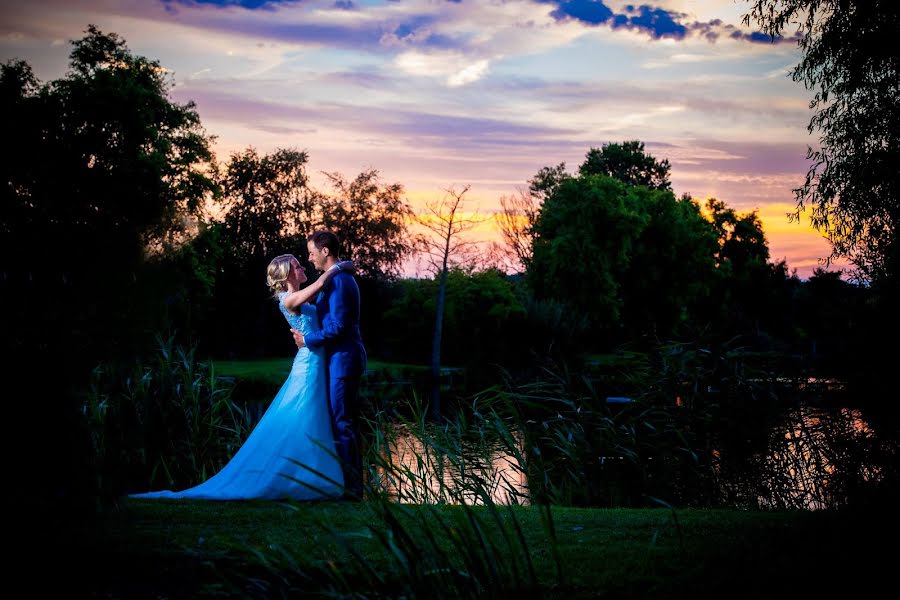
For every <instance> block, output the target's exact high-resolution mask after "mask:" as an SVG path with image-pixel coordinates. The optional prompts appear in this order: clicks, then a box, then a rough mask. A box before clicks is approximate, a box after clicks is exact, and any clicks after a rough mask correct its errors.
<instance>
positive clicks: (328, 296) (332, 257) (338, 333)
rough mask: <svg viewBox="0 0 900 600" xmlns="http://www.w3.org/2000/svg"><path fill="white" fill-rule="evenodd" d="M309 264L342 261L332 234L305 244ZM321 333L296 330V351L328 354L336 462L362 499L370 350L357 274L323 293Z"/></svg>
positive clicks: (351, 491)
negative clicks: (362, 329)
mask: <svg viewBox="0 0 900 600" xmlns="http://www.w3.org/2000/svg"><path fill="white" fill-rule="evenodd" d="M306 247H307V249H308V250H309V262H310V263H312V265H313V266H314V267H315V268H316V270H318V271H325V270H326V269H329V268H330V267H332V266H333V265H335V264H337V263H338V262H340V260H341V259H340V242H339V241H338V238H337V236H336V235H335V234H334V233H332V232H330V231H317V232H315V233H313V234H312V236H310V238H309V241H308V242H307V244H306ZM315 305H316V312H317V313H318V316H319V325H321V328H320V329H319V330H318V331H314V332H311V333H310V334H308V335H306V336H305V337H304V335H303V334H302V333H300V332H299V331H297V330H296V329H292V330H291V332H293V334H294V341H295V342H296V343H297V347H298V348H302V347H303V346H307V347H309V348H310V349H316V348H324V349H325V365H326V369H327V373H328V400H329V403H330V405H331V424H332V429H333V430H334V441H335V446H336V449H337V454H338V457H340V459H341V465H342V468H343V471H344V486H345V488H346V490H347V494H348V496H349V497H351V498H354V499H359V498H361V496H362V456H361V455H360V450H359V440H358V439H357V433H356V421H357V417H358V414H359V384H360V378H361V377H362V374H363V373H364V372H365V370H366V349H365V347H364V346H363V343H362V338H361V337H360V333H359V287H357V285H356V280H355V279H354V278H353V275H351V274H350V273H347V272H339V273H338V274H337V275H335V276H334V277H332V278H331V281H329V282H328V283H327V284H325V288H324V289H323V290H322V291H321V292H319V295H318V297H317V298H316V301H315Z"/></svg>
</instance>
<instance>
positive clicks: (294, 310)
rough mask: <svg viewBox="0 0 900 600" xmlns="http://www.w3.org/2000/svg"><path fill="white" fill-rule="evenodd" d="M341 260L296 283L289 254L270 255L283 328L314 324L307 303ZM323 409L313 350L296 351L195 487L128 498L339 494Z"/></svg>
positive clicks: (323, 388)
mask: <svg viewBox="0 0 900 600" xmlns="http://www.w3.org/2000/svg"><path fill="white" fill-rule="evenodd" d="M352 266H353V263H351V262H349V261H345V262H341V263H338V264H336V265H334V266H333V267H331V268H330V269H328V270H327V271H325V273H324V274H323V275H322V276H321V277H319V278H318V279H317V280H316V281H315V282H314V283H312V284H310V285H309V286H307V287H305V288H303V289H301V286H302V285H303V284H304V283H305V282H306V273H305V272H304V270H303V268H302V267H301V266H300V261H298V260H297V258H296V257H294V255H292V254H282V255H281V256H276V257H275V258H274V259H272V262H270V263H269V266H268V268H267V270H266V282H267V283H268V285H269V287H270V288H271V289H272V290H273V292H275V296H276V297H277V298H278V307H279V308H280V309H281V312H282V313H283V314H284V316H285V318H286V319H287V321H288V323H289V324H290V326H291V327H292V328H294V329H297V330H299V331H300V332H301V333H303V334H304V335H306V334H307V333H309V332H310V331H315V330H317V329H318V328H319V323H318V318H317V316H316V308H315V306H313V305H312V304H307V302H308V301H309V300H311V299H313V298H315V295H316V294H317V293H318V292H319V291H320V290H321V289H322V288H323V287H324V286H325V284H326V283H327V282H328V280H329V279H330V278H331V277H332V276H333V275H334V274H335V273H337V272H338V271H341V270H347V269H351V268H352ZM343 485H344V482H343V475H342V474H341V465H340V461H339V459H338V458H337V454H336V453H335V447H334V436H333V434H332V427H331V416H330V413H329V408H328V381H327V378H326V373H325V364H324V361H323V357H322V356H321V350H313V351H310V350H309V349H308V348H306V347H303V348H300V349H299V350H298V351H297V355H296V356H295V357H294V364H293V366H292V367H291V373H290V375H288V377H287V380H286V381H285V382H284V385H282V386H281V390H280V391H279V392H278V394H277V395H276V396H275V399H274V400H272V404H271V405H269V408H268V409H267V410H266V412H265V414H264V415H263V417H262V419H260V421H259V423H258V424H257V425H256V427H255V428H254V429H253V432H252V433H251V434H250V436H249V437H248V438H247V441H246V442H244V445H243V446H241V448H240V449H239V450H238V452H237V454H235V455H234V457H233V458H232V459H231V460H230V461H229V462H228V464H227V465H225V467H224V468H223V469H222V470H221V471H219V472H218V473H216V474H215V475H213V476H212V477H210V478H209V479H207V480H206V481H204V482H203V483H201V484H200V485H198V486H195V487H192V488H189V489H186V490H182V491H180V492H174V491H171V490H164V491H159V492H148V493H144V494H130V495H129V497H130V498H195V499H199V500H251V499H263V500H278V499H292V500H323V499H330V498H338V497H340V496H341V494H342V493H343Z"/></svg>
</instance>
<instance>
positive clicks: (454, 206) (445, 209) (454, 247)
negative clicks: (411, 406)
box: [419, 185, 486, 419]
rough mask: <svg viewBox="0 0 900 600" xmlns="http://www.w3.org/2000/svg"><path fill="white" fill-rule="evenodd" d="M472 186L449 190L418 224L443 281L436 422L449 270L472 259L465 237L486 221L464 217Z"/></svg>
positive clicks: (434, 348)
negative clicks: (430, 234) (432, 235)
mask: <svg viewBox="0 0 900 600" xmlns="http://www.w3.org/2000/svg"><path fill="white" fill-rule="evenodd" d="M469 187H470V186H468V185H467V186H465V187H464V188H463V189H462V190H460V191H457V190H455V189H454V188H453V187H451V188H449V189H448V190H447V194H446V195H445V196H444V197H443V198H441V200H439V201H432V202H429V203H428V204H427V206H426V210H427V212H426V213H424V214H423V215H421V216H420V217H419V223H420V224H421V225H422V226H423V227H425V228H426V229H428V230H430V231H431V232H432V233H433V234H434V237H431V236H425V237H423V238H422V243H423V244H424V247H425V251H426V253H427V254H428V256H429V258H430V260H431V265H432V267H433V269H434V272H435V276H436V277H437V278H438V279H440V283H439V284H438V297H437V309H436V314H435V319H434V336H433V338H432V343H431V378H432V383H431V403H430V405H429V415H430V416H431V418H433V419H438V418H440V415H441V387H440V375H441V334H442V333H443V327H444V305H445V299H446V293H447V272H448V267H450V266H453V263H454V262H455V261H459V260H460V259H461V258H463V257H466V256H469V255H470V253H471V252H472V249H473V247H474V245H475V242H474V241H473V240H471V239H467V238H465V237H463V235H462V234H464V233H465V232H467V231H470V230H471V229H472V228H474V227H475V226H476V225H477V224H479V223H483V222H484V221H485V220H486V219H485V218H483V217H480V216H478V214H477V211H476V212H475V213H474V216H471V217H468V216H465V213H464V210H463V209H464V207H465V195H466V192H468V191H469Z"/></svg>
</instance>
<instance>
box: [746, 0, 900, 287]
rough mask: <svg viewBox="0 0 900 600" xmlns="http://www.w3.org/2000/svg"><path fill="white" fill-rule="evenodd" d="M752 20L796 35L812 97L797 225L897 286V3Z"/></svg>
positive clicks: (756, 6) (806, 9) (766, 12)
mask: <svg viewBox="0 0 900 600" xmlns="http://www.w3.org/2000/svg"><path fill="white" fill-rule="evenodd" d="M744 19H745V21H746V22H749V21H750V20H753V21H755V22H757V23H758V24H759V25H760V26H761V27H762V29H763V30H764V31H765V32H767V33H769V34H770V35H772V36H773V37H774V36H778V35H781V34H782V33H784V32H785V31H786V30H790V29H793V28H796V29H797V30H799V32H800V39H799V45H800V49H801V52H802V57H801V60H800V63H799V64H798V65H797V66H796V67H795V68H794V70H793V72H792V76H793V79H794V80H795V81H798V82H801V83H803V84H804V85H805V86H806V87H807V88H808V89H810V90H814V91H815V95H814V97H813V100H812V102H811V103H810V107H811V108H812V109H813V110H814V113H813V116H812V119H811V120H810V122H809V131H810V133H815V134H818V136H819V140H818V142H819V143H818V147H814V148H810V149H809V151H808V158H809V159H810V160H811V161H812V163H811V166H810V168H809V172H808V173H807V176H806V181H805V183H804V184H803V185H802V186H801V187H799V188H798V189H796V190H795V194H796V201H797V209H796V212H795V213H794V216H795V217H799V215H800V213H802V212H804V211H805V210H807V209H808V210H809V215H810V220H811V222H812V224H813V225H814V226H815V227H816V228H818V229H820V230H821V231H823V232H824V233H825V235H826V236H827V237H828V239H829V240H830V241H831V244H832V254H831V258H837V257H848V258H849V259H850V260H851V261H853V263H854V264H856V265H857V267H858V270H859V274H860V275H861V277H862V278H864V279H867V280H870V281H873V282H875V283H886V282H889V281H893V282H894V286H896V282H897V280H898V277H900V247H898V239H897V226H898V220H900V174H898V170H897V164H898V161H900V53H898V52H897V50H896V45H897V39H898V38H900V4H898V3H897V2H894V0H866V1H865V2H851V1H848V0H751V8H750V12H749V13H748V14H747V15H745V17H744Z"/></svg>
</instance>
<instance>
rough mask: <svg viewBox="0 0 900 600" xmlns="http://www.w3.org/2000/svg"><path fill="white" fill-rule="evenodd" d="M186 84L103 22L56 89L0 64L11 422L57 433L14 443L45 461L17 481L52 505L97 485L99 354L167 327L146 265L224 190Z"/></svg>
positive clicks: (0, 239) (26, 466)
mask: <svg viewBox="0 0 900 600" xmlns="http://www.w3.org/2000/svg"><path fill="white" fill-rule="evenodd" d="M170 87H171V79H170V78H169V76H168V75H167V71H166V70H165V69H164V68H163V67H162V65H160V64H159V63H158V62H156V61H153V60H149V59H147V58H144V57H141V56H136V55H134V54H132V53H131V51H130V50H129V49H128V47H127V46H126V44H125V41H124V40H122V39H121V38H120V37H119V36H117V35H115V34H105V33H103V32H101V31H100V30H98V29H97V28H95V27H93V26H91V27H89V28H88V30H87V32H86V35H85V36H84V37H83V38H82V39H80V40H77V41H75V42H73V50H72V52H71V55H70V62H69V70H68V72H67V73H66V74H65V76H64V77H62V78H61V79H57V80H55V81H51V82H49V83H41V82H39V81H38V80H37V78H36V77H35V76H34V74H33V73H32V70H31V68H30V67H29V66H28V65H27V63H25V62H23V61H18V60H17V61H10V62H7V63H5V64H4V65H2V66H0V103H2V111H3V117H4V123H5V126H6V127H7V128H8V129H6V134H7V135H6V141H7V143H8V144H9V146H10V148H11V149H13V151H12V152H7V153H6V154H5V158H4V160H3V161H0V170H2V173H0V176H2V186H0V272H2V276H0V313H2V327H3V331H2V332H0V338H2V339H3V343H4V347H5V350H6V356H8V357H10V358H9V359H8V361H7V363H6V364H5V365H4V366H6V367H8V368H10V372H11V373H13V375H11V376H10V378H9V379H8V381H6V385H7V389H6V395H5V397H6V399H7V400H8V402H7V406H8V407H9V408H10V413H11V414H9V415H8V416H9V418H10V422H12V423H17V424H22V423H40V424H41V436H40V437H41V443H40V444H35V443H34V440H33V439H28V440H22V442H21V444H16V443H13V444H12V445H13V446H21V447H27V448H28V449H29V450H28V452H27V453H26V454H27V456H24V457H23V458H22V459H21V460H17V461H14V462H15V463H16V464H15V465H14V467H13V469H14V472H11V473H10V474H9V477H10V478H12V479H15V480H16V481H17V482H18V485H19V486H20V487H21V489H23V490H26V492H24V493H23V497H27V496H28V495H29V494H33V495H34V497H33V498H32V504H33V506H36V507H40V506H43V505H44V504H45V503H47V502H50V501H52V500H60V499H62V500H64V503H65V504H66V506H67V508H71V507H72V506H73V504H75V502H74V500H75V498H77V497H78V495H77V494H78V492H79V491H84V490H80V489H79V488H80V487H81V486H84V485H89V483H88V482H89V481H90V477H87V476H85V473H84V471H82V469H83V468H84V466H85V463H84V462H80V461H83V460H84V459H85V457H86V456H87V455H88V452H87V449H86V447H85V446H84V439H83V438H80V437H78V431H79V430H78V423H79V420H78V408H79V398H78V397H77V390H78V389H79V384H81V383H84V382H85V381H86V379H87V376H88V375H89V369H88V367H93V366H94V365H95V364H96V362H97V360H98V359H100V358H102V357H110V358H117V359H126V358H127V357H128V355H129V352H132V351H135V350H136V349H137V348H141V346H143V344H144V342H145V339H146V338H145V337H144V334H145V333H146V332H147V330H149V329H152V328H153V327H155V325H156V324H158V323H159V321H160V319H161V318H163V317H164V313H165V307H166V304H165V302H164V299H163V298H159V297H158V296H155V295H156V294H157V293H158V291H157V290H155V289H153V287H152V286H150V285H148V283H147V278H146V277H145V276H146V269H145V267H146V259H147V257H148V256H151V255H152V254H153V253H154V252H158V251H159V250H160V249H161V248H163V247H165V246H166V245H168V244H171V243H173V242H176V241H178V240H179V239H182V238H183V234H184V233H185V232H187V231H189V230H190V229H192V228H193V227H194V226H195V225H196V223H197V220H198V219H199V218H200V217H201V214H202V207H203V205H204V203H205V201H206V199H208V198H209V197H210V196H211V195H212V194H213V193H214V191H215V183H214V181H213V179H212V178H211V177H210V176H209V174H210V173H211V171H212V161H213V156H212V153H211V151H210V137H209V136H208V135H207V134H206V133H205V132H204V130H203V128H202V127H201V124H200V119H199V116H198V114H197V111H196V110H195V107H194V105H193V104H192V103H186V104H179V103H176V102H174V101H172V100H171V99H170V97H169V90H170ZM154 297H156V301H151V298H154ZM13 377H14V378H15V379H13ZM15 381H18V382H19V383H20V385H19V386H18V389H19V390H21V392H20V393H19V394H16V393H15V392H14V391H13V390H14V389H15V388H16V386H15V385H14V382H15ZM24 432H27V434H28V435H29V436H33V430H32V429H30V428H25V429H23V433H24ZM46 465H52V471H53V476H52V477H47V476H46V469H45V467H46ZM48 486H49V489H48Z"/></svg>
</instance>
